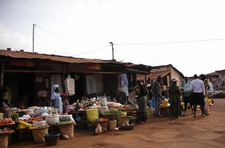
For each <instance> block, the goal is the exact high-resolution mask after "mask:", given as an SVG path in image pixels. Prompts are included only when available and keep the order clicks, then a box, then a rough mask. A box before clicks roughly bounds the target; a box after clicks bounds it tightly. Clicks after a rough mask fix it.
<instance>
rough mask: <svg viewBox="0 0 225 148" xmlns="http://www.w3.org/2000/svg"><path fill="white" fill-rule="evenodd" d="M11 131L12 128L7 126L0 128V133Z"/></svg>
mask: <svg viewBox="0 0 225 148" xmlns="http://www.w3.org/2000/svg"><path fill="white" fill-rule="evenodd" d="M12 131H13V130H12V129H10V128H7V127H5V128H3V129H0V133H8V132H12Z"/></svg>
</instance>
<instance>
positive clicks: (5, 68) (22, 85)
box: [0, 49, 149, 106]
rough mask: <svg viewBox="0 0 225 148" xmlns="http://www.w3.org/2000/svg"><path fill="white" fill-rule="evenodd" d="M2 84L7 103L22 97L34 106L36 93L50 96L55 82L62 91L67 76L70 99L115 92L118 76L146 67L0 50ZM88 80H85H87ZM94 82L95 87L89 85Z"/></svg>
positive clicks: (139, 70) (143, 70) (141, 71)
mask: <svg viewBox="0 0 225 148" xmlns="http://www.w3.org/2000/svg"><path fill="white" fill-rule="evenodd" d="M0 63H1V70H0V72H1V79H0V84H1V86H2V87H6V86H8V87H9V88H10V91H11V97H10V98H11V102H12V103H13V102H15V101H16V100H17V99H18V98H19V97H21V96H23V97H24V96H26V99H27V102H28V105H29V106H31V105H35V104H37V102H38V101H39V98H40V94H42V93H44V94H46V97H47V98H49V99H50V94H51V93H52V89H51V87H52V85H53V84H56V83H57V84H59V85H60V86H61V87H60V88H61V92H60V93H62V92H64V83H63V80H64V79H66V78H67V76H68V75H70V76H71V78H74V80H75V95H74V96H71V97H70V101H71V102H75V101H76V100H77V99H81V98H82V97H83V96H86V95H90V94H92V93H100V94H99V95H102V94H101V93H105V92H109V91H111V92H115V91H116V90H117V89H118V75H120V74H123V73H124V72H125V73H137V72H138V73H148V72H149V69H145V68H144V67H135V65H134V66H130V65H126V64H123V63H120V62H117V61H115V60H100V59H84V58H74V57H67V56H59V55H48V54H39V53H32V52H24V51H23V50H21V51H11V49H7V50H0ZM87 80H89V81H87ZM88 82H94V83H95V87H94V88H92V84H90V83H88Z"/></svg>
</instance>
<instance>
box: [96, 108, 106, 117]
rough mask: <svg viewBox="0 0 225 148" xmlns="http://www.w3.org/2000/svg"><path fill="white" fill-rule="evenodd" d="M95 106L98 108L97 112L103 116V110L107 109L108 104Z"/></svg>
mask: <svg viewBox="0 0 225 148" xmlns="http://www.w3.org/2000/svg"><path fill="white" fill-rule="evenodd" d="M97 108H98V110H99V113H100V114H101V115H102V116H104V115H105V112H107V111H108V106H98V107H97Z"/></svg>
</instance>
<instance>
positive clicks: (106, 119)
mask: <svg viewBox="0 0 225 148" xmlns="http://www.w3.org/2000/svg"><path fill="white" fill-rule="evenodd" d="M94 121H109V119H108V118H99V119H95V120H94Z"/></svg>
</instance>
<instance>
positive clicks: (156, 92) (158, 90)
mask: <svg viewBox="0 0 225 148" xmlns="http://www.w3.org/2000/svg"><path fill="white" fill-rule="evenodd" d="M160 81H161V76H158V77H157V79H156V80H155V81H154V82H153V89H152V91H153V97H154V98H155V111H154V116H155V117H159V116H160V110H161V99H162V87H161V85H160Z"/></svg>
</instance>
